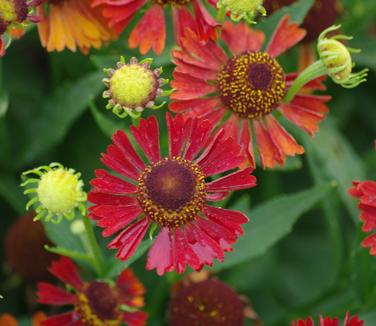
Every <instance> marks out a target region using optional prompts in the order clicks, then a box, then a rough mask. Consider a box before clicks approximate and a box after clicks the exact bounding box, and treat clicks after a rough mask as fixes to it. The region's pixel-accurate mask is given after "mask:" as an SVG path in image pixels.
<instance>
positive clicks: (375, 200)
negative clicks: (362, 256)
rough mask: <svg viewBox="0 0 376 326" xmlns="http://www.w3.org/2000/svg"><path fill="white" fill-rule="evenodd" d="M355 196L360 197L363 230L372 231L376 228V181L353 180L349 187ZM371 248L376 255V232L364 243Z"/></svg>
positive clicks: (351, 193) (371, 252)
mask: <svg viewBox="0 0 376 326" xmlns="http://www.w3.org/2000/svg"><path fill="white" fill-rule="evenodd" d="M349 193H350V195H351V196H353V197H357V198H359V209H360V210H361V214H360V219H361V220H362V221H363V226H362V230H363V231H364V232H372V231H374V230H376V181H363V182H360V181H353V187H352V188H350V189H349ZM362 245H363V247H365V248H370V254H371V255H376V233H374V234H371V235H369V236H368V237H367V238H365V239H364V241H363V243H362Z"/></svg>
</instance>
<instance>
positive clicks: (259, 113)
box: [171, 16, 330, 168]
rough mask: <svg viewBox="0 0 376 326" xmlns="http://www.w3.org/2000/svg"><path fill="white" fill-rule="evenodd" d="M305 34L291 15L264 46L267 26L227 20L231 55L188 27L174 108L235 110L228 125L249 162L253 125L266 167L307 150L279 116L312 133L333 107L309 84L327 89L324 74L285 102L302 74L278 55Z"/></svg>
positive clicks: (199, 112) (216, 114) (202, 113)
mask: <svg viewBox="0 0 376 326" xmlns="http://www.w3.org/2000/svg"><path fill="white" fill-rule="evenodd" d="M304 35H305V32H304V30H302V29H300V28H298V26H297V25H296V24H295V23H291V24H290V23H289V18H288V17H287V16H286V17H284V18H283V19H282V20H281V21H280V23H279V25H278V27H277V29H276V30H275V31H274V34H273V36H272V39H271V40H270V42H269V43H268V45H267V47H266V50H265V52H264V51H261V50H260V49H261V47H262V44H263V42H264V34H263V33H262V32H260V31H255V30H252V29H250V28H249V27H248V26H247V25H245V24H239V25H234V24H232V23H230V22H227V23H226V24H225V26H224V29H223V31H222V40H223V42H224V43H225V44H226V45H227V47H228V48H229V49H230V50H231V53H232V55H231V56H230V57H228V56H227V55H226V53H225V51H224V50H223V49H222V48H221V47H220V46H219V45H218V44H217V43H215V42H214V41H212V40H209V41H208V42H207V43H206V44H202V42H200V41H199V39H198V37H197V36H196V34H195V33H193V32H190V31H188V32H187V33H186V37H183V38H182V39H181V49H179V50H173V51H172V55H173V58H174V60H175V63H176V69H175V71H174V80H173V81H172V86H173V87H174V88H175V89H176V91H175V93H173V94H172V95H171V98H172V99H173V103H172V104H171V110H172V111H174V112H181V113H186V114H190V115H193V116H199V117H205V118H209V119H211V120H214V121H220V120H221V118H223V117H227V113H229V112H230V113H231V115H230V118H229V119H228V120H227V122H226V125H225V128H224V129H225V130H226V131H227V132H228V134H229V135H230V136H232V137H233V138H234V139H237V140H238V142H239V143H240V145H241V147H242V152H243V154H244V156H245V157H247V159H248V163H249V164H250V166H251V167H255V160H254V154H253V148H252V132H251V125H253V131H254V134H255V136H256V143H257V145H258V151H259V154H260V158H261V163H262V166H263V168H266V167H269V168H272V167H274V165H275V164H276V163H278V164H279V165H283V164H284V162H285V157H286V155H289V156H293V155H295V154H302V153H303V152H304V148H303V147H302V146H300V145H299V144H297V142H296V141H295V139H294V138H293V137H292V136H291V135H290V134H289V133H288V132H287V131H286V130H285V129H284V128H283V127H282V125H281V124H280V123H279V122H278V120H277V119H276V117H275V116H278V115H280V114H282V115H283V116H284V117H285V118H286V119H287V120H289V121H290V122H292V123H293V124H295V125H297V126H298V127H299V128H301V129H303V130H304V131H306V132H307V133H309V134H313V133H315V132H316V131H317V129H318V124H319V122H320V121H321V120H323V119H324V118H325V114H326V113H327V112H328V107H327V106H326V105H325V103H326V102H327V101H328V100H329V99H330V97H329V96H315V95H309V94H307V90H314V89H321V90H322V89H325V87H324V86H323V85H322V84H321V81H320V80H315V81H312V82H310V83H308V84H307V85H306V86H305V90H304V91H302V92H301V93H300V94H298V95H297V96H295V98H294V99H293V100H292V101H291V102H290V103H289V104H287V103H283V98H284V96H285V94H286V89H288V87H289V86H291V84H292V82H293V81H294V79H295V78H296V77H297V74H296V73H291V74H287V75H285V73H284V71H283V69H282V67H281V66H280V64H279V63H278V62H277V60H276V59H275V58H276V57H278V56H279V55H280V54H282V53H284V52H286V51H287V50H288V49H289V48H291V47H292V46H293V45H295V44H296V43H297V42H299V41H300V40H301V39H302V38H303V37H304ZM276 112H278V113H277V115H275V113H276ZM222 121H223V120H222Z"/></svg>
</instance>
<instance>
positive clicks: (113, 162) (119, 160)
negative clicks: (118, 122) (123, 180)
mask: <svg viewBox="0 0 376 326" xmlns="http://www.w3.org/2000/svg"><path fill="white" fill-rule="evenodd" d="M101 161H102V163H103V164H105V165H106V166H107V167H109V168H110V169H112V170H114V171H116V172H118V173H120V174H122V175H124V176H126V177H128V178H130V179H133V180H137V179H138V177H139V174H140V173H139V171H138V170H137V168H136V167H135V166H134V165H133V164H132V163H131V162H130V161H129V160H128V158H127V156H125V155H124V154H123V153H122V152H121V151H120V150H119V148H117V147H116V146H115V145H113V144H111V145H109V146H108V147H107V153H102V159H101Z"/></svg>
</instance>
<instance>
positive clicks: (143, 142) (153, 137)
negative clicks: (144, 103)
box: [131, 116, 161, 163]
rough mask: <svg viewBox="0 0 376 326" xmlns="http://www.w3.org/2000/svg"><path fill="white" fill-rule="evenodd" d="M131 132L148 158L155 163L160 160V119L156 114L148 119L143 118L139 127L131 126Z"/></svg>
mask: <svg viewBox="0 0 376 326" xmlns="http://www.w3.org/2000/svg"><path fill="white" fill-rule="evenodd" d="M131 132H132V135H133V137H134V138H135V139H136V141H137V143H138V144H139V145H140V147H141V148H142V149H143V151H144V152H145V154H146V156H147V157H148V159H149V160H150V161H151V162H153V163H154V162H158V161H159V160H160V159H161V155H160V146H159V128H158V121H157V119H156V118H155V116H151V117H150V118H148V119H147V120H145V119H141V120H140V124H139V126H138V127H135V126H133V125H132V126H131Z"/></svg>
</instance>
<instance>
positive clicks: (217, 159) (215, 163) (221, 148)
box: [196, 129, 244, 176]
mask: <svg viewBox="0 0 376 326" xmlns="http://www.w3.org/2000/svg"><path fill="white" fill-rule="evenodd" d="M243 161H244V158H243V157H242V156H241V155H240V147H239V145H237V144H236V142H235V141H234V140H233V139H232V138H228V139H226V140H224V131H223V129H220V130H219V131H218V132H217V134H216V136H215V137H214V138H213V140H212V142H211V144H209V145H208V146H207V148H206V150H205V151H204V152H203V154H202V155H201V156H200V158H198V160H197V162H196V163H197V164H199V165H200V166H201V168H202V170H203V172H204V174H205V175H206V176H211V175H214V174H218V173H222V172H225V171H228V170H231V169H234V168H236V167H237V166H239V165H240V164H241V163H242V162H243Z"/></svg>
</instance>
